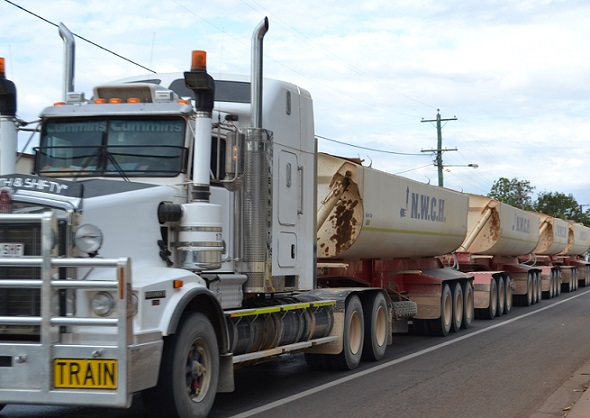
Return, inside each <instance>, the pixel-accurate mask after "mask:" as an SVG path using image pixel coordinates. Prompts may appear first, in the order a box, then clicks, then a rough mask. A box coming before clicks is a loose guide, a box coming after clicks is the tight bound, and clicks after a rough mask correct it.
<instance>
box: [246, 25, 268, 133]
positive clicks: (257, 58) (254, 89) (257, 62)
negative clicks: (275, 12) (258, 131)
mask: <svg viewBox="0 0 590 418" xmlns="http://www.w3.org/2000/svg"><path fill="white" fill-rule="evenodd" d="M266 32H268V17H265V18H264V19H263V20H262V21H261V22H260V23H259V24H258V26H256V28H255V29H254V33H253V34H252V70H251V71H252V74H251V78H252V80H251V96H252V104H251V110H250V113H251V119H252V121H251V123H252V126H253V127H254V128H262V80H263V73H262V61H263V54H262V41H263V39H264V35H266Z"/></svg>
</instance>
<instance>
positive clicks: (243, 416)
mask: <svg viewBox="0 0 590 418" xmlns="http://www.w3.org/2000/svg"><path fill="white" fill-rule="evenodd" d="M587 293H590V290H586V291H585V292H582V293H577V292H576V294H575V295H573V296H571V297H569V298H567V299H563V300H560V301H559V302H555V303H553V304H551V305H548V306H545V307H543V308H540V309H537V310H535V311H532V312H527V313H525V314H522V315H519V316H517V317H514V318H511V319H509V320H507V321H504V322H499V323H497V324H494V325H491V326H489V327H487V328H484V329H480V330H479V331H475V332H472V333H470V334H466V335H463V336H461V337H458V338H455V339H453V340H450V341H446V342H444V343H440V344H437V345H435V346H432V347H429V348H425V349H424V350H420V351H416V352H415V353H412V354H408V355H407V356H404V357H400V358H398V359H395V360H391V361H389V362H387V363H383V364H379V365H377V366H375V367H371V368H370V369H366V370H363V371H361V372H358V373H354V374H351V375H349V376H346V377H342V378H340V379H338V380H334V381H332V382H330V383H325V384H323V385H320V386H317V387H315V388H313V389H308V390H306V391H303V392H301V393H298V394H296V395H291V396H288V397H286V398H283V399H281V400H279V401H275V402H271V403H269V404H266V405H263V406H259V407H258V408H254V409H251V410H249V411H245V412H242V413H241V414H237V415H234V416H232V417H230V418H246V417H251V416H253V415H256V414H260V413H262V412H266V411H270V410H271V409H274V408H277V407H279V406H283V405H286V404H288V403H290V402H293V401H296V400H298V399H302V398H305V397H306V396H310V395H313V394H316V393H318V392H321V391H323V390H326V389H330V388H333V387H335V386H338V385H341V384H342V383H346V382H350V381H351V380H354V379H357V378H359V377H363V376H366V375H368V374H371V373H373V372H376V371H379V370H383V369H386V368H388V367H391V366H394V365H396V364H399V363H403V362H404V361H407V360H411V359H413V358H416V357H419V356H422V355H424V354H427V353H430V352H432V351H435V350H438V349H441V348H443V347H447V346H449V345H452V344H455V343H458V342H459V341H463V340H466V339H468V338H472V337H475V336H476V335H479V334H483V333H484V332H488V331H491V330H493V329H496V328H498V327H503V326H505V325H508V324H511V323H513V322H516V321H518V320H520V319H523V318H526V317H528V316H531V315H535V314H538V313H539V312H543V311H546V310H547V309H551V308H553V307H555V306H559V305H561V304H562V303H566V302H569V301H570V300H573V299H576V298H578V297H580V296H584V295H585V294H587ZM394 344H395V342H394Z"/></svg>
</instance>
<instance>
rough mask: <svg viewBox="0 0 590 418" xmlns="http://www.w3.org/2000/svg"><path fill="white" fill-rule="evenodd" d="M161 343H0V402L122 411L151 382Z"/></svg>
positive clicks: (156, 366)
mask: <svg viewBox="0 0 590 418" xmlns="http://www.w3.org/2000/svg"><path fill="white" fill-rule="evenodd" d="M162 347H163V342H162V341H161V340H160V341H155V342H150V343H146V344H140V345H133V346H130V347H128V348H127V356H123V358H127V359H128V360H127V364H121V363H122V362H121V361H119V360H117V359H118V358H119V354H120V349H118V348H116V347H101V346H89V345H87V346H86V345H75V346H72V345H53V346H51V347H50V349H49V350H48V349H47V348H46V347H43V345H41V344H9V343H2V344H0V404H10V403H19V404H45V405H85V406H109V407H118V408H128V407H130V406H131V400H132V395H133V393H134V392H136V391H139V390H141V389H145V388H147V387H151V386H153V385H155V384H156V381H157V378H158V370H159V366H160V357H161V353H162Z"/></svg>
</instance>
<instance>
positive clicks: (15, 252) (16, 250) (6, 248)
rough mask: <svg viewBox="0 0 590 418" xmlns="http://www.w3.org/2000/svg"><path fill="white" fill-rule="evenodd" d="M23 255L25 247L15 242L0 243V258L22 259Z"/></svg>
mask: <svg viewBox="0 0 590 418" xmlns="http://www.w3.org/2000/svg"><path fill="white" fill-rule="evenodd" d="M23 255H25V245H24V244H20V243H16V242H2V243H0V257H22V256H23Z"/></svg>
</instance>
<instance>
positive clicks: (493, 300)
mask: <svg viewBox="0 0 590 418" xmlns="http://www.w3.org/2000/svg"><path fill="white" fill-rule="evenodd" d="M489 299H490V300H489V306H488V307H487V309H482V310H481V315H482V316H483V318H484V319H492V318H494V317H495V316H496V312H497V311H498V287H497V285H496V280H495V279H492V280H490V297H489Z"/></svg>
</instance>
